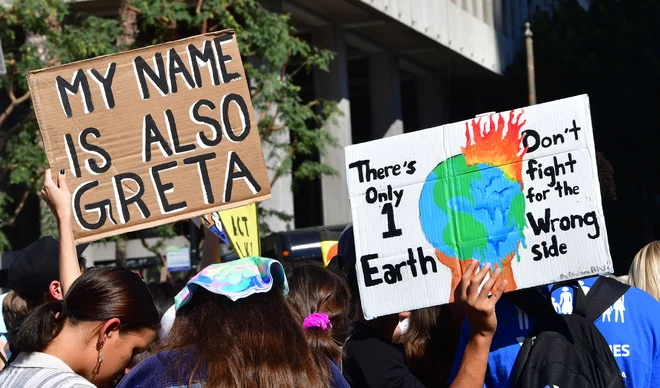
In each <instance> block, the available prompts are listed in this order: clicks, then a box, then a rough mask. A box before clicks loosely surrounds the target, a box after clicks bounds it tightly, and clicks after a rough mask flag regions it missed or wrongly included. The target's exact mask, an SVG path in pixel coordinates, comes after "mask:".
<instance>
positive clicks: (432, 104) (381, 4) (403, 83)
mask: <svg viewBox="0 0 660 388" xmlns="http://www.w3.org/2000/svg"><path fill="white" fill-rule="evenodd" d="M552 2H554V0H414V1H410V0H346V1H341V0H333V1H331V2H326V1H325V0H307V1H283V2H282V9H283V10H284V11H285V12H287V13H290V14H291V15H292V20H293V21H294V23H298V24H299V25H301V26H303V27H302V28H303V29H304V30H306V32H310V33H311V34H312V36H313V39H312V41H313V43H314V44H316V45H318V46H320V47H323V48H327V49H330V50H332V51H333V52H335V53H336V57H335V60H334V62H333V64H332V65H331V67H330V72H329V73H323V72H318V73H315V74H314V75H313V76H314V89H315V90H314V95H315V96H316V97H320V98H327V99H333V100H335V101H339V103H340V104H339V106H340V108H341V110H342V111H343V112H344V115H343V116H341V117H338V120H337V121H336V122H335V123H333V124H331V125H330V126H329V128H328V129H329V130H330V131H331V132H332V134H333V136H334V137H335V138H336V139H337V141H338V146H337V147H336V148H331V149H329V150H327V152H326V153H325V154H324V155H322V156H321V157H320V159H321V160H322V161H323V162H325V163H327V164H328V165H330V166H331V167H333V168H334V169H335V170H336V171H337V172H338V174H337V175H336V176H328V177H323V178H322V179H321V194H320V198H318V199H311V201H312V202H314V201H318V207H319V208H320V209H322V220H321V219H320V218H321V217H315V218H314V217H312V218H311V219H312V220H317V221H318V222H319V223H321V224H325V225H334V224H341V223H347V222H349V221H350V219H351V217H350V205H349V200H348V195H347V189H346V182H345V167H344V151H343V147H345V146H347V145H350V144H353V143H358V142H362V141H369V140H374V139H378V138H381V137H384V136H393V135H398V134H402V133H404V132H410V131H413V130H418V129H422V128H429V127H433V126H437V125H441V124H445V123H447V122H449V120H450V119H452V120H456V119H466V118H468V117H466V116H465V114H466V112H468V113H467V114H472V115H476V114H479V113H483V112H484V111H489V110H494V109H496V108H499V107H500V106H498V105H497V104H494V103H492V101H493V100H494V99H497V97H498V96H497V92H495V93H492V95H491V96H490V97H487V96H485V95H484V94H482V93H478V92H476V91H477V90H479V88H480V87H482V88H491V89H492V88H493V87H494V86H499V85H497V82H500V81H498V79H502V74H503V73H504V71H505V70H506V68H507V66H509V65H510V64H511V63H512V62H513V60H514V58H515V55H516V53H517V52H518V50H520V49H521V48H522V47H523V39H524V37H523V34H524V24H525V22H526V21H527V20H528V19H529V17H530V16H531V15H532V14H533V12H535V10H536V9H537V8H541V9H549V7H550V5H551V3H552ZM329 3H332V5H333V7H332V9H331V8H323V7H331V6H330V5H329ZM353 5H354V6H356V7H357V9H359V10H361V11H364V12H365V13H364V15H369V16H368V17H366V16H364V15H363V14H361V15H362V16H360V17H358V16H357V15H358V12H357V11H355V10H352V9H349V6H353ZM342 7H344V8H342ZM329 11H332V13H331V12H329ZM356 20H357V21H356ZM307 30H308V31H307ZM385 31H386V32H387V33H388V35H386V34H379V32H385ZM397 37H400V39H398V40H397ZM410 37H414V38H415V39H410ZM427 59H428V61H427ZM358 62H359V63H358ZM445 63H446V64H445ZM356 69H357V70H356ZM482 78H483V79H486V82H485V83H484V82H482ZM402 96H404V97H405V98H404V99H402ZM500 100H501V101H499V102H500V103H502V104H504V105H506V104H507V103H506V102H502V101H506V100H505V99H500ZM459 105H460V106H459ZM506 107H509V105H506ZM480 109H482V110H480ZM287 184H289V183H288V182H287ZM285 186H286V185H280V186H279V187H278V188H276V191H274V195H273V197H275V196H283V198H280V199H278V200H276V201H278V202H282V204H283V205H285V206H283V207H282V208H281V210H283V211H288V210H289V209H291V203H290V202H289V201H288V199H287V198H294V195H293V193H291V192H290V190H289V188H288V187H285ZM310 193H311V191H310ZM296 196H298V194H296ZM273 205H274V201H271V203H269V204H268V205H267V206H271V207H272V206H273ZM310 206H312V207H313V205H310V199H309V198H305V201H304V203H298V201H296V204H295V205H294V206H293V208H294V209H295V211H294V213H295V214H294V216H295V217H296V218H298V217H303V218H304V222H302V221H301V222H295V223H294V225H296V226H297V227H301V226H310V225H309V222H310V217H308V214H307V213H308V212H309V209H310ZM314 214H316V213H314ZM271 228H272V230H282V229H284V228H282V227H281V226H280V225H277V223H273V224H272V225H271Z"/></svg>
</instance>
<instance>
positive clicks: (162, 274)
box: [140, 230, 167, 282]
mask: <svg viewBox="0 0 660 388" xmlns="http://www.w3.org/2000/svg"><path fill="white" fill-rule="evenodd" d="M140 241H141V242H142V246H143V247H144V248H145V249H146V250H148V251H149V252H151V253H153V254H154V255H156V257H158V259H159V260H160V262H161V264H162V265H163V268H165V270H164V271H163V269H162V268H161V271H160V281H161V282H165V281H167V259H166V258H165V256H163V254H162V253H160V252H158V250H157V249H156V248H154V247H152V246H151V245H149V243H148V242H147V239H146V238H145V237H144V231H143V230H142V231H140Z"/></svg>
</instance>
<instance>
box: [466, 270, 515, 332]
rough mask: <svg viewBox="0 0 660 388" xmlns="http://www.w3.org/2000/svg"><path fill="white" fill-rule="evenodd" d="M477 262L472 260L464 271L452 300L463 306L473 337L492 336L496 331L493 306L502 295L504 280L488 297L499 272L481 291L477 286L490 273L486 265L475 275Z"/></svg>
mask: <svg viewBox="0 0 660 388" xmlns="http://www.w3.org/2000/svg"><path fill="white" fill-rule="evenodd" d="M478 265H479V262H478V261H477V260H473V261H472V263H470V265H469V266H468V267H467V268H466V269H465V272H464V273H463V276H462V277H461V282H460V283H459V284H458V287H456V290H455V294H454V300H455V301H460V302H463V303H464V304H465V312H466V314H467V316H468V319H469V321H470V329H471V332H472V334H473V335H475V334H480V335H484V336H491V337H492V336H493V335H494V334H495V330H496V329H497V317H496V316H495V305H496V304H497V301H499V300H500V297H501V296H502V294H503V293H504V289H505V288H506V283H507V282H506V280H503V281H502V282H501V283H500V285H499V286H498V287H497V289H496V290H495V291H493V294H492V295H491V296H489V294H490V292H491V289H492V288H493V286H494V285H495V283H496V282H497V279H499V277H500V274H501V270H500V268H497V269H496V270H495V272H494V273H492V274H491V276H490V278H489V279H488V281H486V283H484V285H483V287H482V288H481V291H479V285H480V284H481V283H482V282H483V280H484V279H485V278H486V275H487V274H488V273H489V272H490V268H491V267H490V264H488V263H486V265H484V266H483V267H482V268H481V270H479V271H478V272H477V273H476V274H475V272H476V271H477V269H478Z"/></svg>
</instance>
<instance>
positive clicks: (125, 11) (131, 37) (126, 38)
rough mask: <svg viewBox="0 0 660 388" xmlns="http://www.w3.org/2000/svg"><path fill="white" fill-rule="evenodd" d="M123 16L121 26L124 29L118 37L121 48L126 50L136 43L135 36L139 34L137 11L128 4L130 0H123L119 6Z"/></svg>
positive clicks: (118, 44)
mask: <svg viewBox="0 0 660 388" xmlns="http://www.w3.org/2000/svg"><path fill="white" fill-rule="evenodd" d="M119 15H120V16H121V26H122V28H123V29H124V31H123V32H122V33H121V35H119V37H118V38H117V46H118V47H119V50H121V51H126V50H128V49H129V48H131V47H132V46H133V45H134V44H135V38H136V37H137V34H138V31H139V30H138V25H137V12H136V11H135V9H134V8H132V7H131V6H130V5H129V4H128V0H123V1H122V2H121V6H120V7H119Z"/></svg>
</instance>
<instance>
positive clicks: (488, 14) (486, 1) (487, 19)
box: [482, 0, 493, 26]
mask: <svg viewBox="0 0 660 388" xmlns="http://www.w3.org/2000/svg"><path fill="white" fill-rule="evenodd" d="M482 6H483V15H484V23H486V24H488V25H489V26H492V25H493V1H492V0H482Z"/></svg>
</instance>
